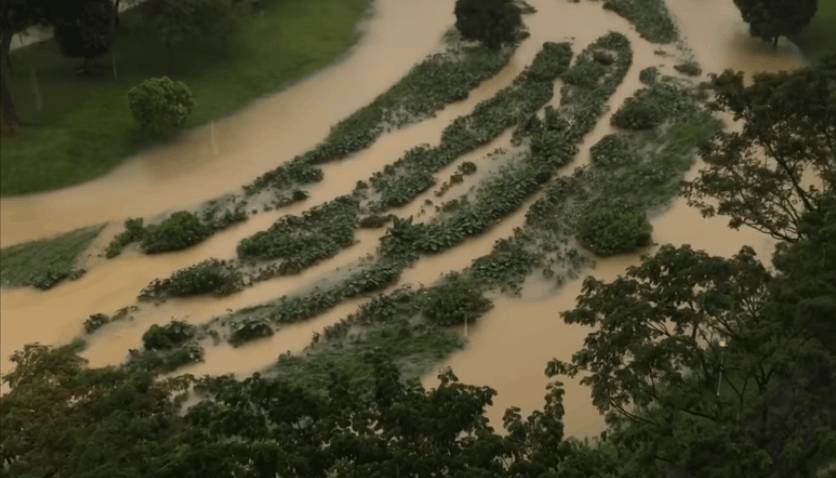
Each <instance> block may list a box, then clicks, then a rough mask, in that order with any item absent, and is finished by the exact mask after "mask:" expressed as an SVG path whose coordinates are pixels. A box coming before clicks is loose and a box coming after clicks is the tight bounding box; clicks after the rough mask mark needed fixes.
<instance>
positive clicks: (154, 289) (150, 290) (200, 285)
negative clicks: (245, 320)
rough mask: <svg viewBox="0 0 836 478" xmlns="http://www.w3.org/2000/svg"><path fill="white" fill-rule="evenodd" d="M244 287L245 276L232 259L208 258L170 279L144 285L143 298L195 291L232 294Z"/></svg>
mask: <svg viewBox="0 0 836 478" xmlns="http://www.w3.org/2000/svg"><path fill="white" fill-rule="evenodd" d="M243 287H244V277H243V275H242V274H241V271H239V270H238V268H237V267H235V266H234V265H233V264H232V263H230V262H227V261H221V260H218V259H208V260H206V261H203V262H201V263H199V264H195V265H193V266H191V267H188V268H186V269H182V270H179V271H177V272H175V273H174V274H172V276H171V277H169V278H167V279H155V280H154V281H153V282H151V283H150V284H148V286H147V287H145V288H144V289H142V292H141V293H140V298H143V299H150V298H165V297H185V296H191V295H201V294H214V295H216V296H224V295H229V294H232V293H234V292H238V291H239V290H241V289H242V288H243Z"/></svg>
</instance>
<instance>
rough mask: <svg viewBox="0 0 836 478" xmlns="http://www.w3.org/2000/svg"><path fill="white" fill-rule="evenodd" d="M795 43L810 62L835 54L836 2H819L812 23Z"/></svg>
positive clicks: (828, 0) (829, 0) (832, 0)
mask: <svg viewBox="0 0 836 478" xmlns="http://www.w3.org/2000/svg"><path fill="white" fill-rule="evenodd" d="M795 43H796V44H797V45H798V46H799V47H801V49H802V51H804V54H805V55H806V56H807V57H808V58H810V59H812V60H816V59H819V58H821V57H823V56H825V55H827V54H830V53H836V1H834V0H823V1H820V2H819V10H818V12H816V16H815V18H813V22H812V23H811V24H810V25H809V26H808V27H807V28H805V29H804V31H803V32H801V34H800V35H799V36H798V38H797V39H795Z"/></svg>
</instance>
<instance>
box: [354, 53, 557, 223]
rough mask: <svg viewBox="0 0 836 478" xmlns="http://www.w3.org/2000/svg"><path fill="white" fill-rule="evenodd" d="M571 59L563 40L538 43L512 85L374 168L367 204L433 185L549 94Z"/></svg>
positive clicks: (399, 199)
mask: <svg viewBox="0 0 836 478" xmlns="http://www.w3.org/2000/svg"><path fill="white" fill-rule="evenodd" d="M571 59H572V50H571V47H570V45H569V44H568V43H552V42H546V43H544V44H543V47H542V49H541V50H540V52H538V54H537V55H536V56H535V58H534V60H533V62H532V64H531V66H529V67H528V68H526V70H524V71H523V72H522V73H520V75H519V76H517V78H516V79H515V80H514V82H513V84H512V85H510V86H508V87H506V88H504V89H502V90H501V91H499V92H498V93H497V94H496V95H494V96H493V97H492V98H490V99H488V100H486V101H483V102H481V103H479V104H478V105H477V106H476V108H475V109H474V110H473V112H472V113H471V114H469V115H466V116H461V117H459V118H456V120H455V121H453V123H451V124H450V125H449V126H447V128H445V129H444V131H443V132H442V135H441V142H440V144H439V145H438V146H436V147H434V148H431V147H429V146H427V145H424V146H419V147H417V148H413V149H412V150H410V151H408V152H407V153H406V154H405V155H404V156H403V157H402V158H400V159H399V160H398V161H396V162H395V163H393V164H391V165H387V167H386V168H384V170H383V171H381V172H379V173H377V174H375V175H374V176H373V177H372V179H371V181H370V183H371V186H372V189H373V190H374V192H376V193H377V194H378V195H379V199H378V200H376V201H373V203H372V205H371V209H372V210H373V211H376V212H380V211H384V210H386V209H388V208H392V207H400V206H404V205H406V204H408V203H409V202H410V201H412V200H413V199H414V198H415V197H417V196H418V194H420V193H422V192H424V191H426V190H427V189H429V188H431V187H432V186H434V185H435V178H434V176H433V174H434V173H436V172H438V171H440V170H441V169H442V168H444V167H445V166H447V165H449V164H451V163H452V162H453V161H454V160H455V159H456V158H458V157H460V156H461V155H463V154H465V153H467V152H470V151H473V150H474V149H476V148H478V147H479V146H482V145H484V144H486V143H488V142H489V141H491V140H493V139H494V138H496V137H498V136H499V135H500V134H501V133H502V132H503V131H505V130H506V129H508V128H510V127H512V126H514V125H516V124H518V123H519V122H520V121H523V120H525V119H527V118H529V117H530V116H532V115H533V114H534V113H535V112H537V111H538V110H539V109H540V108H542V107H543V106H544V105H545V104H546V103H548V101H549V100H551V98H552V96H553V90H554V86H553V85H554V81H555V80H556V79H557V78H558V77H559V76H560V75H561V74H562V73H563V72H564V71H566V69H567V68H568V67H569V63H570V61H571Z"/></svg>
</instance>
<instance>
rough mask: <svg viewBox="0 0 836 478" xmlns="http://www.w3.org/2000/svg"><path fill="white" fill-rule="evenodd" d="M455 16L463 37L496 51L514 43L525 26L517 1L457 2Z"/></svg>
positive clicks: (470, 0)
mask: <svg viewBox="0 0 836 478" xmlns="http://www.w3.org/2000/svg"><path fill="white" fill-rule="evenodd" d="M455 13H456V28H457V29H458V30H459V32H460V33H461V34H462V37H464V38H465V39H467V40H476V41H480V42H482V43H483V44H485V46H487V47H489V48H492V49H498V48H500V47H501V46H502V44H503V43H509V42H511V41H513V40H514V38H516V35H517V31H518V29H519V28H520V27H521V26H522V16H521V13H520V9H519V7H518V6H517V5H516V4H514V2H513V0H457V1H456V10H455Z"/></svg>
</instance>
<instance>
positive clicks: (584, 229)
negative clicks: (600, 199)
mask: <svg viewBox="0 0 836 478" xmlns="http://www.w3.org/2000/svg"><path fill="white" fill-rule="evenodd" d="M580 214H581V216H580V218H579V219H578V234H577V239H578V241H579V242H580V243H581V245H583V246H584V247H586V248H587V249H589V250H590V251H592V252H594V253H595V254H596V255H599V256H604V257H606V256H613V255H617V254H626V253H629V252H634V251H636V250H638V249H641V248H642V247H645V246H648V245H650V234H651V232H652V231H653V226H651V225H650V222H649V221H648V220H647V216H646V215H645V214H644V212H642V211H639V210H634V209H632V208H629V207H623V206H620V205H618V204H612V203H607V202H605V203H603V204H598V205H594V206H593V207H591V208H590V209H588V210H585V211H583V212H581V213H580Z"/></svg>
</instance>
